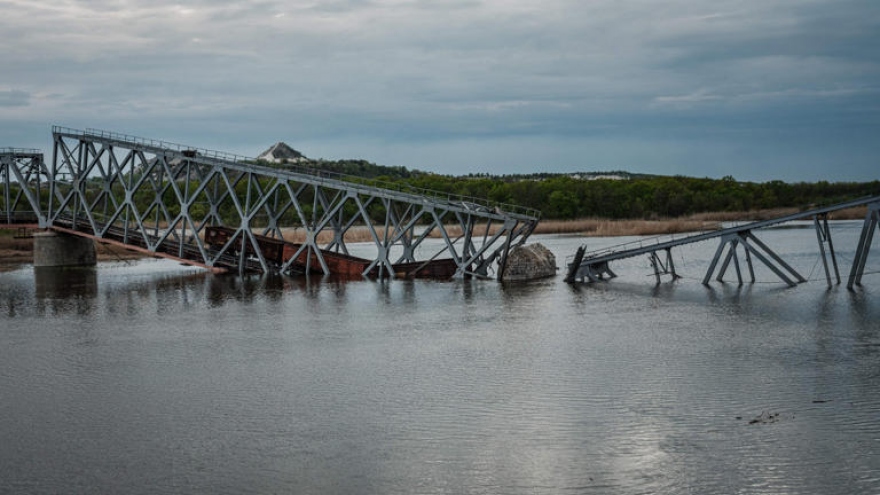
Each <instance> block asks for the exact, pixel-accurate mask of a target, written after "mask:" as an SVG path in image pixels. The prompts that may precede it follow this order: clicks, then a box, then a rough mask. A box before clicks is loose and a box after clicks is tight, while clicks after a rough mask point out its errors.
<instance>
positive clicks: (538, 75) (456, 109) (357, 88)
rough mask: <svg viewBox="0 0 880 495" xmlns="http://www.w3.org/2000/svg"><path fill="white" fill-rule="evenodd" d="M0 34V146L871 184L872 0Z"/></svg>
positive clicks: (33, 15) (176, 18)
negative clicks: (75, 142) (81, 136)
mask: <svg viewBox="0 0 880 495" xmlns="http://www.w3.org/2000/svg"><path fill="white" fill-rule="evenodd" d="M0 32H2V33H3V36H2V37H0V146H16V147H37V148H42V149H44V150H45V151H46V152H47V153H49V152H50V150H51V146H50V142H51V137H50V128H51V126H52V125H63V126H68V127H73V128H76V129H85V128H98V129H105V130H112V131H117V132H124V133H128V134H133V135H137V136H142V137H149V138H156V139H163V140H166V141H172V142H177V143H183V144H187V145H192V146H196V147H201V148H211V149H218V150H222V151H229V152H234V153H238V154H242V155H246V156H255V155H257V154H258V153H260V152H261V151H263V150H264V149H265V148H268V147H269V146H270V145H271V144H272V143H274V142H276V141H285V142H287V143H288V144H290V145H292V146H293V147H294V148H296V149H298V150H300V151H302V152H303V153H305V154H306V155H307V156H309V157H313V158H328V159H335V158H364V159H367V160H370V161H373V162H376V163H380V164H384V165H402V166H405V167H408V168H416V169H421V170H428V171H434V172H439V173H446V174H464V173H469V172H489V173H531V172H568V171H594V170H595V171H605V170H627V171H631V172H644V173H658V174H669V175H673V174H682V175H690V176H697V177H723V176H726V175H732V176H734V177H735V178H736V179H739V180H749V181H766V180H774V179H781V180H785V181H802V180H805V181H815V180H829V181H849V180H874V179H880V2H878V1H877V0H833V1H832V0H821V1H818V0H736V1H728V0H724V1H716V0H541V1H540V2H539V1H525V0H503V1H501V0H483V1H480V0H449V1H440V0H421V1H407V0H327V1H318V2H310V1H297V0H292V1H276V0H253V1H230V0H197V1H188V2H187V1H179V2H169V1H166V0H36V1H35V0H0Z"/></svg>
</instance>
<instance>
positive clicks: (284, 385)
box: [0, 222, 880, 494]
mask: <svg viewBox="0 0 880 495" xmlns="http://www.w3.org/2000/svg"><path fill="white" fill-rule="evenodd" d="M860 227H861V223H860V222H841V223H835V224H834V227H833V229H834V230H833V231H834V241H835V247H836V248H837V250H838V255H839V260H840V263H841V272H842V275H843V277H844V284H843V285H842V286H835V287H834V288H832V289H830V290H829V289H828V288H827V285H826V282H825V276H824V272H823V271H822V268H821V264H820V263H819V261H818V245H817V242H816V235H815V232H814V231H813V230H810V229H809V228H788V229H774V230H766V231H762V232H759V233H758V235H759V237H760V238H761V239H762V240H763V241H764V242H765V243H767V244H769V245H770V246H771V247H773V248H774V249H775V250H777V252H779V253H781V254H783V255H784V256H785V258H786V260H787V261H789V262H790V263H791V264H792V265H793V266H795V268H797V269H798V270H799V271H801V273H802V274H803V275H805V276H807V277H808V278H810V279H811V280H810V282H809V283H806V284H801V285H799V286H797V287H795V288H787V286H785V285H784V284H782V283H781V282H779V280H778V279H776V278H775V277H774V276H773V274H772V273H770V272H769V271H767V270H765V269H761V268H760V267H758V274H757V275H758V278H759V280H758V283H756V284H747V285H744V286H741V287H740V286H739V285H737V284H736V283H731V282H730V281H728V283H724V284H721V283H717V282H713V283H712V284H711V286H710V287H708V288H707V287H705V286H703V285H702V284H701V283H700V281H701V279H702V277H703V275H704V272H705V270H706V268H707V266H708V260H709V259H711V256H712V255H713V253H714V250H715V248H716V247H717V244H716V243H715V242H714V241H713V242H705V243H699V244H694V245H691V246H688V247H684V248H681V249H678V250H674V251H673V254H674V256H675V258H674V259H675V262H676V267H677V268H678V270H679V272H680V273H682V274H684V275H685V278H683V279H681V280H678V281H676V282H675V283H670V282H668V281H666V280H664V282H663V283H662V284H660V285H658V286H655V284H654V278H653V274H652V272H651V269H650V268H649V265H648V262H647V260H646V259H644V258H638V259H632V260H626V261H622V262H620V263H617V264H615V265H613V266H612V267H613V268H614V269H615V271H617V272H618V274H619V275H620V277H619V278H617V279H614V280H613V281H611V282H609V283H600V284H594V285H576V286H569V285H567V284H565V283H564V282H563V281H562V278H563V276H562V273H560V276H558V277H556V278H553V279H547V280H543V281H538V282H533V283H528V284H518V285H506V284H498V283H496V282H487V281H452V282H431V281H410V282H408V281H399V280H393V281H385V282H380V281H353V282H351V281H349V282H334V281H331V280H321V279H315V278H311V279H305V278H291V277H266V278H261V277H250V278H239V277H235V276H213V275H210V274H206V273H204V272H202V271H199V270H196V269H192V268H188V267H183V266H180V265H177V264H176V263H171V262H168V261H161V260H143V261H138V262H133V263H121V262H120V263H102V264H100V265H99V266H98V267H97V268H96V269H86V270H67V271H64V272H61V273H59V272H58V271H51V270H50V271H37V272H35V270H34V269H33V268H32V267H30V266H24V267H21V268H20V269H17V270H13V271H9V272H5V273H0V493H71V494H76V493H83V494H85V493H151V494H155V493H211V494H215V493H229V494H239V493H305V494H310V493H313V494H353V493H357V494H496V493H504V494H558V493H616V494H642V493H699V494H705V493H742V494H788V493H798V494H811V493H814V494H828V493H848V494H877V493H880V299H878V294H880V277H878V276H877V273H878V272H880V270H878V266H880V261H878V258H880V252H877V250H878V249H880V248H877V247H876V246H875V248H874V251H875V252H874V253H872V256H873V257H872V258H870V259H869V264H868V274H867V275H865V277H864V279H863V283H864V287H862V288H859V289H857V290H856V291H853V292H851V291H848V290H846V288H845V284H846V275H847V274H848V272H849V266H850V265H849V263H850V262H851V260H852V257H853V251H854V246H855V240H856V239H857V238H858V233H859V229H860ZM584 240H585V239H584V238H580V237H571V236H569V237H566V236H537V237H534V238H533V241H535V242H541V243H543V244H544V245H546V246H547V247H549V248H550V249H551V250H552V251H553V252H554V253H556V255H557V264H558V265H559V266H560V267H562V266H563V265H564V262H565V257H566V256H569V255H571V254H573V253H574V251H575V249H576V248H577V246H578V245H580V244H581V243H582V242H584ZM625 240H635V239H625ZM588 242H589V243H590V244H591V246H590V247H591V248H594V247H595V248H598V247H602V246H607V245H610V244H614V243H618V242H621V239H588ZM875 244H877V242H876V241H875ZM562 271H564V270H560V272H562ZM729 280H735V278H733V279H731V278H730V276H729Z"/></svg>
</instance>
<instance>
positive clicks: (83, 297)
mask: <svg viewBox="0 0 880 495" xmlns="http://www.w3.org/2000/svg"><path fill="white" fill-rule="evenodd" d="M33 270H34V287H35V295H36V298H37V308H38V310H39V311H40V312H41V313H42V312H45V311H47V310H48V311H50V312H51V313H54V314H57V313H75V314H78V315H89V314H91V313H93V312H94V311H95V307H96V302H95V298H96V297H97V295H98V271H97V269H96V268H95V267H77V268H67V267H34V269H33Z"/></svg>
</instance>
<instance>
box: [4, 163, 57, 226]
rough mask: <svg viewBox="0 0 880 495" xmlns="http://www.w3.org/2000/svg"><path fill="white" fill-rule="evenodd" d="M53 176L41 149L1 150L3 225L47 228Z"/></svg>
mask: <svg viewBox="0 0 880 495" xmlns="http://www.w3.org/2000/svg"><path fill="white" fill-rule="evenodd" d="M49 175H50V174H49V169H48V167H47V166H46V163H45V162H44V160H43V153H42V152H41V151H40V150H35V149H24V148H0V187H2V188H3V190H2V191H0V224H6V225H33V226H36V227H45V224H46V217H45V215H44V214H43V212H45V211H47V209H48V203H49V194H48V193H49V186H48V184H49V182H48V181H49Z"/></svg>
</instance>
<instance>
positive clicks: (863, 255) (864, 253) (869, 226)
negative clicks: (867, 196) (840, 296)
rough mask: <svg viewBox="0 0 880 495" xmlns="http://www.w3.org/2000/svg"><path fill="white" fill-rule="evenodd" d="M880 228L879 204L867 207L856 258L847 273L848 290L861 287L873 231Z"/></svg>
mask: <svg viewBox="0 0 880 495" xmlns="http://www.w3.org/2000/svg"><path fill="white" fill-rule="evenodd" d="M877 228H880V202H877V203H872V204H870V205H868V213H867V215H865V224H864V225H863V226H862V233H861V235H860V236H859V244H858V246H857V247H856V257H855V259H854V260H853V266H852V270H851V271H850V272H849V280H848V281H847V283H846V287H847V288H848V289H850V290H852V289H853V286H855V285H862V275H864V274H865V263H867V262H868V253H869V252H870V251H871V242H872V241H873V239H874V230H876V229H877Z"/></svg>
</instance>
